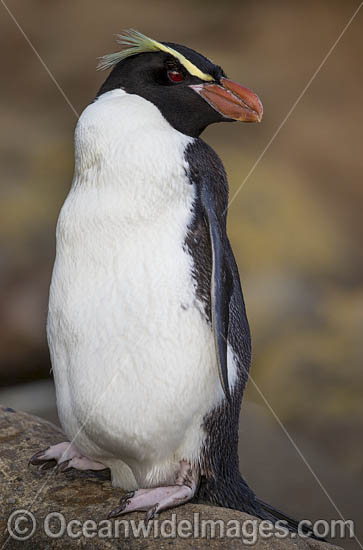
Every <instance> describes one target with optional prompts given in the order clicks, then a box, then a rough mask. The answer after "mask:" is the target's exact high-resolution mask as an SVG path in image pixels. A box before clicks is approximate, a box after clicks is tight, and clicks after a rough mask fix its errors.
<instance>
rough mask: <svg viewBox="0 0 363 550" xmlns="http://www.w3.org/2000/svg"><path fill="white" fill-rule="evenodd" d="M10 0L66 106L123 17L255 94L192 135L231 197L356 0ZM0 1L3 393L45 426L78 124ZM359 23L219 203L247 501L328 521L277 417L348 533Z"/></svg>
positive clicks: (359, 191) (362, 79) (356, 340)
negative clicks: (241, 317) (240, 383)
mask: <svg viewBox="0 0 363 550" xmlns="http://www.w3.org/2000/svg"><path fill="white" fill-rule="evenodd" d="M7 5H8V7H9V8H10V10H11V11H12V13H13V14H14V16H15V17H16V19H17V21H18V22H19V24H20V25H21V27H22V28H23V30H24V32H25V33H26V35H27V36H28V37H29V39H30V40H31V42H32V44H33V45H34V47H35V48H36V50H37V51H38V52H39V55H40V56H41V58H42V59H43V60H44V62H45V63H46V64H47V66H48V67H49V70H50V71H51V72H52V74H53V75H54V77H55V78H56V80H57V81H58V83H59V85H60V86H61V87H62V88H63V89H64V91H65V93H66V94H67V96H68V97H69V99H70V101H71V103H72V105H73V106H74V108H75V109H76V110H77V111H78V112H81V111H82V109H83V108H84V107H85V106H86V105H87V104H88V103H89V102H90V101H92V99H93V98H94V96H95V93H96V92H97V90H98V87H99V86H100V84H101V83H102V81H103V79H104V78H105V74H104V73H100V72H96V71H95V66H96V58H97V57H98V56H100V55H102V54H105V53H108V52H111V51H115V49H117V46H116V45H115V42H114V34H116V33H117V32H120V30H121V29H124V28H130V27H132V28H136V29H138V30H140V31H142V32H144V33H145V34H147V35H150V36H152V37H155V38H157V39H159V40H167V41H173V42H179V43H183V44H186V45H188V46H190V47H192V48H195V49H196V50H199V51H201V52H202V53H204V54H205V55H207V56H208V57H210V58H211V59H212V60H214V61H215V62H216V63H218V64H220V65H221V66H222V67H223V68H224V70H225V71H226V73H227V75H228V76H229V77H230V78H232V79H233V80H236V81H239V82H241V83H242V84H244V85H246V86H248V87H250V88H252V89H253V90H254V91H256V92H257V93H258V94H259V95H260V97H261V99H262V101H263V104H264V108H265V116H264V120H263V124H260V125H242V124H240V125H238V124H233V125H232V124H226V125H216V126H214V127H210V128H208V129H207V131H206V132H205V134H204V139H206V141H208V143H210V144H211V145H212V146H213V147H214V148H215V149H216V151H217V152H218V153H219V155H220V156H221V158H222V160H223V161H224V163H225V167H226V169H227V172H228V175H229V182H230V188H231V196H232V195H233V194H234V193H235V192H236V191H237V189H238V188H239V186H240V185H241V183H242V182H243V180H244V178H245V177H246V175H247V174H248V172H249V170H250V169H251V167H252V166H253V164H254V163H255V161H256V159H257V158H258V156H259V155H260V153H261V152H262V151H263V149H264V147H265V146H266V144H267V143H268V141H269V139H270V138H271V136H272V135H273V133H274V132H275V130H276V129H277V128H278V126H279V124H280V123H281V122H282V121H283V119H284V117H285V115H286V114H287V112H288V111H289V109H290V107H291V106H292V105H293V103H294V101H295V100H296V99H297V97H298V96H299V94H300V92H301V91H302V90H303V88H304V86H305V85H306V83H307V82H308V80H309V79H310V77H311V76H312V74H313V73H314V71H315V69H316V68H317V67H318V66H319V64H320V63H321V61H322V59H323V58H324V56H325V54H326V53H327V52H328V50H329V48H330V47H331V46H332V44H333V43H334V42H335V40H336V39H337V37H338V36H339V34H340V32H341V31H342V29H343V28H344V26H345V24H346V23H347V22H348V20H349V18H350V17H351V15H352V14H353V13H354V11H355V9H356V8H357V7H358V5H359V2H357V1H349V0H344V1H343V0H341V1H334V0H330V1H305V2H299V1H297V0H293V1H284V2H278V1H274V2H272V1H270V2H269V1H267V0H260V1H259V2H252V1H250V2H248V1H225V2H217V1H211V2H207V1H203V0H198V1H196V0H194V1H189V0H188V1H184V2H174V1H168V2H166V1H154V2H150V1H146V0H141V1H134V2H120V1H112V0H108V1H105V2H98V1H97V2H96V1H95V0H92V1H91V0H88V1H86V0H77V1H70V0H63V1H62V2H54V1H52V2H51V1H49V0H48V1H45V0H29V1H27V2H24V1H20V0H8V2H7ZM0 12H1V22H0V36H1V43H2V47H1V51H0V55H1V58H2V59H1V72H2V79H1V93H2V96H3V101H2V103H1V130H2V131H1V135H2V140H3V143H2V147H1V151H0V154H1V165H2V178H1V180H2V181H1V212H0V216H1V235H0V243H1V255H0V268H1V272H0V280H1V295H0V304H1V305H0V320H1V332H0V382H1V385H2V389H1V391H0V401H2V402H3V403H4V404H6V405H10V406H14V407H17V408H22V409H24V410H28V411H30V412H34V413H36V414H39V415H41V416H45V417H46V418H49V419H51V420H54V421H56V412H55V404H54V394H53V389H52V382H51V381H50V363H49V358H48V352H47V347H46V340H45V321H46V310H47V293H48V286H49V281H50V276H51V269H52V262H53V259H54V249H55V224H56V220H57V215H58V212H59V209H60V207H61V204H62V202H63V200H64V198H65V196H66V193H67V190H68V188H69V185H70V183H71V180H72V171H73V143H72V140H73V131H74V126H75V123H76V118H75V116H74V113H73V112H72V110H71V109H70V107H69V106H68V105H67V103H66V101H65V99H64V98H63V97H62V95H61V94H60V92H59V91H58V90H57V88H56V86H55V84H54V82H52V80H51V78H50V76H49V75H48V74H47V72H46V70H45V69H44V67H43V66H42V64H41V62H40V61H39V59H38V58H37V56H36V55H35V54H34V52H33V51H32V49H31V47H30V46H29V44H28V43H27V42H26V40H25V39H24V36H22V34H21V32H20V31H19V29H18V28H17V27H16V25H15V23H14V21H13V20H12V19H11V18H10V16H9V14H8V13H7V12H6V10H5V8H4V7H3V6H1V5H0ZM362 24H363V10H362V13H359V14H358V16H357V17H356V19H355V20H354V21H353V22H352V24H351V26H350V27H349V29H348V30H347V32H346V34H345V35H344V36H343V37H342V39H341V41H340V42H339V44H338V45H337V47H336V49H335V50H334V51H333V53H332V55H331V56H330V57H329V59H328V60H327V62H326V63H325V65H324V66H323V67H322V69H321V71H320V72H319V74H318V76H317V77H316V79H315V80H314V81H313V82H312V84H311V86H310V88H309V89H308V91H307V92H306V94H305V95H304V97H303V98H302V100H301V101H300V102H299V103H298V105H297V107H296V109H295V110H294V112H293V114H292V115H291V117H290V118H289V119H288V121H287V122H286V124H285V125H284V126H283V128H282V130H281V132H280V133H279V134H278V136H277V138H276V139H275V140H274V141H273V143H272V145H271V147H270V148H269V149H268V151H267V152H266V154H265V155H264V156H263V158H262V160H261V162H259V164H258V165H257V167H256V169H255V170H254V171H253V173H252V175H251V176H250V178H249V179H248V181H247V182H246V184H245V186H244V187H243V189H242V190H241V191H240V192H239V194H238V195H237V196H236V198H235V200H234V201H233V203H232V205H231V207H230V211H229V233H230V236H231V240H232V245H233V248H234V251H235V254H236V258H237V261H238V265H239V268H240V273H241V278H242V282H243V287H244V294H245V299H246V303H247V309H248V314H249V320H250V324H251V329H252V335H253V344H254V359H253V370H252V376H253V378H254V381H255V383H256V384H257V386H258V388H259V390H260V391H257V390H256V388H255V387H254V384H253V383H251V382H250V384H249V387H248V390H247V394H246V398H245V402H244V407H243V411H242V416H241V432H242V434H241V444H240V453H241V468H242V470H243V472H244V473H245V475H246V477H247V479H248V481H249V482H250V484H251V485H252V486H253V487H254V488H255V489H256V492H258V494H259V496H260V497H261V498H264V499H266V500H268V501H269V502H271V503H273V504H275V505H276V506H280V507H281V508H283V509H284V510H286V511H288V512H290V513H291V514H294V515H296V516H299V517H313V518H330V517H339V515H338V512H337V511H336V509H335V508H334V506H333V504H332V503H331V501H330V500H329V498H328V496H327V495H326V494H325V493H324V491H323V489H322V488H321V487H320V486H319V484H318V482H317V481H316V479H315V478H314V476H313V475H312V473H311V472H310V471H309V468H308V467H307V465H306V464H305V463H304V461H303V460H302V458H301V456H300V455H299V453H298V452H297V450H296V449H295V448H294V446H293V445H292V443H291V441H289V439H288V437H287V436H286V434H285V433H284V431H283V429H282V428H281V426H280V425H279V423H278V422H277V420H276V418H275V416H274V414H273V413H272V411H274V413H275V414H276V415H277V417H278V418H279V419H280V420H281V422H282V423H283V425H284V426H285V427H286V429H287V430H288V432H289V433H290V434H291V436H292V438H293V439H294V441H295V443H296V445H297V446H298V448H299V449H300V451H301V453H302V454H303V456H304V457H305V459H306V461H307V462H308V463H309V464H310V466H311V467H312V468H313V470H314V472H315V473H316V475H317V476H318V478H319V479H320V481H321V483H322V484H323V486H324V487H325V489H326V490H327V491H328V493H329V495H330V496H331V499H332V500H333V501H334V502H335V504H336V506H337V507H338V509H339V510H340V511H341V513H342V514H343V515H344V516H345V517H348V518H353V519H355V520H356V530H357V534H358V535H360V536H361V535H362V532H359V528H361V527H362V526H361V525H359V522H360V523H361V516H362V512H363V506H362V503H361V500H362V493H363V467H362V436H363V432H362V428H363V401H362V398H361V395H362V389H363V373H362V362H363V343H362V332H363V331H362V329H363V252H362V245H361V243H362V229H363V221H362V201H363V186H362V176H361V174H362V172H363V154H362V127H363V109H362V85H363V72H362V46H363V28H362ZM271 409H272V410H271ZM346 546H348V544H347V545H346ZM350 547H351V548H354V547H356V548H357V547H358V546H357V542H356V541H353V542H352V543H350Z"/></svg>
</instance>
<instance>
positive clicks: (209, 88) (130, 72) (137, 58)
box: [97, 30, 263, 137]
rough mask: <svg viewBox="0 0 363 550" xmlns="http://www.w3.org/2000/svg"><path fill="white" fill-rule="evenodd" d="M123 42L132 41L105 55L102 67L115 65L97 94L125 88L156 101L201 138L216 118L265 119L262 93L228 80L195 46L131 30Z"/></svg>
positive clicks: (175, 124) (173, 122) (184, 128)
mask: <svg viewBox="0 0 363 550" xmlns="http://www.w3.org/2000/svg"><path fill="white" fill-rule="evenodd" d="M118 42H119V43H121V44H123V45H127V46H129V48H127V49H124V50H122V51H121V52H118V53H114V54H110V55H106V56H104V57H102V58H101V61H100V64H99V68H101V69H107V68H110V67H111V68H112V71H111V73H110V74H109V76H108V77H107V79H106V80H105V82H104V83H103V85H102V86H101V88H100V90H99V92H98V94H97V97H99V96H101V95H102V94H104V93H106V92H109V91H111V90H115V89H119V88H120V89H123V90H124V91H125V92H127V93H129V94H136V95H138V96H140V97H143V98H144V99H146V100H148V101H150V102H152V103H153V104H154V105H155V106H156V107H157V108H158V109H159V111H160V112H161V114H162V115H163V116H164V118H165V119H166V120H167V121H168V122H169V124H171V126H173V127H174V128H175V129H176V130H178V131H179V132H182V133H183V134H186V135H188V136H192V137H198V136H199V135H200V134H201V133H202V132H203V130H204V129H205V128H206V127H207V126H209V124H213V123H214V122H233V121H237V120H238V121H241V122H260V121H261V118H262V113H263V108H262V104H261V101H260V100H259V98H258V96H257V95H256V94H255V93H254V92H252V91H251V90H249V89H248V88H245V87H244V86H241V85H240V84H237V83H236V82H233V81H232V80H229V79H228V78H227V77H226V74H225V73H224V71H223V69H222V68H221V67H219V66H218V65H215V64H214V63H212V62H211V61H210V60H209V59H207V58H206V57H204V56H203V55H201V54H200V53H197V52H196V51H194V50H192V49H190V48H187V47H186V46H182V45H180V44H174V43H170V42H157V41H156V40H152V39H151V38H148V37H146V36H144V35H143V34H141V33H139V32H137V31H134V30H130V31H126V32H125V33H124V34H122V35H119V37H118Z"/></svg>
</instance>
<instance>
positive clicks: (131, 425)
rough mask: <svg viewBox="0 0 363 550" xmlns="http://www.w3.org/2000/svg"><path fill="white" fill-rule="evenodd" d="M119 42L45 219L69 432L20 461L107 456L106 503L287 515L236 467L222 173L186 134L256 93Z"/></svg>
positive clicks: (184, 53) (240, 302)
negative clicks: (61, 195)
mask: <svg viewBox="0 0 363 550" xmlns="http://www.w3.org/2000/svg"><path fill="white" fill-rule="evenodd" d="M118 41H119V43H120V44H122V46H123V49H122V50H121V51H119V52H116V53H113V54H110V55H106V56H104V57H103V58H101V61H100V68H101V69H111V72H110V74H109V75H108V76H107V78H106V80H105V81H104V83H103V84H102V86H101V88H100V90H99V92H98V93H97V96H96V98H95V100H94V101H93V102H92V103H91V104H90V105H89V106H88V107H87V108H86V109H85V110H84V111H83V113H82V115H81V117H80V118H79V121H78V123H77V126H76V130H75V170H74V178H73V183H72V186H71V188H70V191H69V194H68V196H67V198H66V200H65V203H64V205H63V207H62V209H61V212H60V215H59V219H58V223H57V230H56V259H55V263H54V269H53V274H52V281H51V286H50V295H49V312H48V321H47V336H48V343H49V350H50V356H51V362H52V370H53V374H54V382H55V387H56V397H57V407H58V413H59V419H60V422H61V425H62V427H63V429H64V432H65V433H66V434H67V437H68V438H69V441H65V442H63V443H60V444H57V445H53V446H51V447H49V448H48V449H45V450H42V451H38V452H37V453H36V454H35V455H34V456H33V457H32V458H31V459H30V462H31V464H33V465H37V466H38V465H40V466H41V468H42V469H48V468H52V467H56V468H57V469H58V470H60V471H67V470H69V469H71V468H74V469H79V470H103V469H105V468H108V469H109V470H110V474H111V480H112V484H113V486H115V487H120V488H123V489H124V490H126V491H127V493H126V495H125V496H123V497H122V498H121V501H120V504H119V506H117V507H116V508H115V509H114V510H112V511H111V512H110V517H116V516H120V515H123V514H127V513H128V512H132V511H136V510H143V511H145V512H146V514H147V515H146V517H147V519H151V518H153V517H154V516H155V514H157V513H159V512H161V511H162V510H166V509H168V508H173V507H175V506H178V505H181V504H183V503H186V502H188V501H191V500H194V501H198V502H206V503H209V504H212V505H217V506H222V507H227V508H232V509H236V510H241V511H244V512H247V513H248V514H251V515H253V516H257V517H258V518H262V519H268V520H271V521H273V522H276V521H277V520H281V519H284V520H285V521H286V525H287V527H288V528H289V529H292V530H293V529H296V527H297V524H296V522H295V521H294V520H292V519H290V518H288V517H287V516H285V515H284V514H282V513H281V512H279V511H278V510H275V509H274V508H273V507H271V506H269V505H268V504H266V503H264V502H263V501H261V500H260V499H258V498H257V496H256V495H255V493H254V492H253V490H252V489H251V488H250V487H249V486H248V484H247V482H246V481H245V479H244V478H243V477H242V475H241V474H240V471H239V459H238V427H239V414H240V408H241V402H242V396H243V392H244V389H245V386H246V383H247V379H248V373H249V368H250V363H251V337H250V330H249V325H248V320H247V316H246V309H245V304H244V299H243V294H242V289H241V283H240V277H239V272H238V268H237V265H236V261H235V258H234V255H233V251H232V248H231V245H230V242H229V239H228V236H227V231H226V219H227V210H228V182H227V177H226V172H225V169H224V167H223V164H222V162H221V160H220V159H219V157H218V156H217V154H216V153H215V152H214V150H213V149H212V148H211V147H210V146H209V145H207V143H205V142H204V141H203V140H202V139H201V137H200V135H201V133H202V132H203V130H204V129H205V128H207V127H208V126H209V125H210V124H213V123H217V122H233V121H241V122H250V123H251V122H260V121H261V119H262V115H263V107H262V104H261V101H260V99H259V98H258V96H257V95H256V94H255V93H254V92H252V91H251V90H249V89H248V88H246V87H244V86H242V85H240V84H237V83H236V82H234V81H232V80H230V79H229V78H228V77H227V75H226V74H225V72H224V71H223V69H222V68H221V67H220V66H218V65H215V64H214V63H213V62H212V61H210V60H209V59H208V58H206V57H205V56H204V55H202V54H200V53H197V52H196V51H194V50H192V49H190V48H188V47H186V46H183V45H180V44H175V43H171V42H158V41H156V40H153V39H151V38H149V37H147V36H145V35H143V34H141V33H140V32H137V31H135V30H129V31H125V32H124V33H123V34H121V35H119V37H118Z"/></svg>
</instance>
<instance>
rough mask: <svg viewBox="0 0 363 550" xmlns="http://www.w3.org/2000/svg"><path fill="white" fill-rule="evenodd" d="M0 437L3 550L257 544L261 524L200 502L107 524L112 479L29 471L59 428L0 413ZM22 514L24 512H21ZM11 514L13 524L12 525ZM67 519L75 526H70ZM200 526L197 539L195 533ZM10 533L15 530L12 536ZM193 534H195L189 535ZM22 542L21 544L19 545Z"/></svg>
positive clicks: (280, 548) (289, 544) (300, 543)
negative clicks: (147, 518) (150, 518)
mask: <svg viewBox="0 0 363 550" xmlns="http://www.w3.org/2000/svg"><path fill="white" fill-rule="evenodd" d="M0 434H1V435H0V443H1V456H0V476H1V478H2V499H1V503H0V517H1V520H0V545H1V548H2V549H5V548H6V550H12V549H18V548H19V549H20V548H22V549H24V548H26V549H27V550H39V549H42V550H43V549H46V550H48V549H49V550H50V549H53V548H55V549H68V548H70V549H72V548H84V549H86V550H92V549H98V550H106V549H111V548H130V549H153V548H155V549H165V548H170V547H172V546H174V547H175V548H181V549H182V548H196V549H200V548H218V549H220V548H222V549H223V548H228V549H234V548H248V547H250V546H251V542H253V536H252V529H254V531H255V532H256V530H257V529H258V527H259V526H261V521H260V520H257V518H253V517H252V516H248V515H247V514H244V513H242V512H238V511H236V510H230V509H225V508H218V507H214V506H206V505H202V504H187V505H184V506H180V507H179V508H176V509H174V510H170V511H166V512H163V513H162V514H161V515H159V517H158V518H157V520H155V522H150V524H146V523H145V522H144V523H142V521H143V520H144V517H145V514H144V513H133V514H130V515H128V516H124V517H122V518H118V519H119V520H121V521H119V523H117V519H116V520H106V518H107V514H108V513H109V512H110V510H111V509H113V508H114V507H115V506H117V504H118V502H119V499H120V497H121V495H122V491H121V490H120V489H114V488H112V486H111V483H110V480H109V476H108V474H107V473H104V472H100V473H97V474H96V473H92V472H75V471H71V472H68V473H63V474H55V472H54V471H53V470H47V471H40V470H39V469H38V468H36V467H33V466H31V467H28V460H29V458H30V457H31V456H32V455H33V454H34V453H35V452H36V451H38V450H40V449H44V448H46V447H47V446H49V445H51V444H54V443H59V442H61V441H64V440H65V436H64V434H63V433H62V432H61V430H59V429H58V428H56V427H55V426H53V425H52V424H50V423H49V422H47V421H45V420H42V419H40V418H38V417H35V416H31V415H28V414H26V413H22V412H15V411H14V410H13V409H10V408H6V407H2V408H0ZM18 510H22V512H19V513H18V512H16V511H18ZM14 513H15V514H14ZM11 514H13V516H12V519H11V520H10V521H9V522H8V518H9V517H10V515H11ZM17 514H18V515H17ZM30 514H32V516H31V515H30ZM49 514H51V515H49ZM20 516H21V519H19V518H20ZM32 517H33V518H34V521H35V523H34V532H33V534H32V535H31V536H29V535H30V533H31V531H32V529H33V523H32V521H33V520H32ZM63 518H64V519H63ZM17 519H18V521H17ZM70 520H75V521H73V523H68V522H70ZM87 520H88V521H87ZM165 520H169V521H165ZM205 520H212V521H214V520H222V522H224V525H225V527H224V529H225V535H226V534H227V533H228V535H229V537H227V536H224V537H221V536H220V534H221V531H220V526H219V525H218V523H217V524H216V527H215V537H214V538H211V537H210V530H209V529H210V527H209V528H205V527H204V529H205V532H204V533H203V522H204V521H205ZM243 522H245V523H244V524H243ZM67 524H68V528H67ZM117 525H119V533H117ZM204 525H205V524H204ZM242 525H244V529H245V530H243V527H242ZM142 527H144V528H145V529H147V528H148V527H149V528H150V532H149V536H147V535H144V536H138V535H137V531H136V529H137V528H139V529H140V528H141V529H142ZM198 527H199V535H198V532H196V530H198ZM260 528H261V527H260ZM82 529H83V532H82ZM127 529H128V530H129V532H128V533H127ZM9 530H10V531H12V532H13V535H12V536H11V535H10V534H9ZM193 533H196V536H194V537H193V536H191V535H192V534H193ZM206 533H207V534H209V536H208V537H206ZM14 535H16V536H17V537H18V539H16V538H14ZM107 535H108V537H107ZM203 535H204V536H203ZM22 536H23V540H20V539H21V537H22ZM25 537H29V538H25ZM243 539H244V540H243ZM24 541H25V542H24ZM4 544H5V546H4ZM254 548H255V549H257V550H262V549H267V548H273V549H276V550H289V549H294V550H324V549H325V550H334V548H335V549H337V548H338V547H336V546H331V545H329V544H326V543H322V542H318V541H315V540H313V539H302V538H293V539H291V538H290V537H288V538H285V539H281V538H280V539H278V538H277V537H271V538H262V537H261V536H258V540H257V542H256V544H255V545H254Z"/></svg>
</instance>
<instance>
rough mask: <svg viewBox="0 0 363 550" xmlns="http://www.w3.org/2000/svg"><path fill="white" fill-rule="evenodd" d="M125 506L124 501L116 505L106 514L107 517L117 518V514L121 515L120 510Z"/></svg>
mask: <svg viewBox="0 0 363 550" xmlns="http://www.w3.org/2000/svg"><path fill="white" fill-rule="evenodd" d="M125 508H126V502H125V503H123V504H120V506H116V508H114V509H113V510H111V512H110V513H109V514H108V516H107V519H112V518H117V516H119V515H121V514H122V512H123V511H124V510H125Z"/></svg>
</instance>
